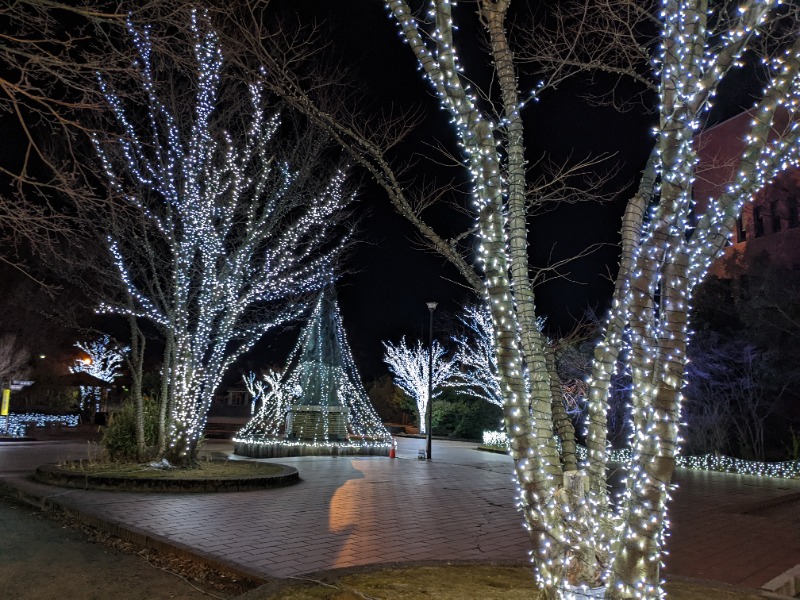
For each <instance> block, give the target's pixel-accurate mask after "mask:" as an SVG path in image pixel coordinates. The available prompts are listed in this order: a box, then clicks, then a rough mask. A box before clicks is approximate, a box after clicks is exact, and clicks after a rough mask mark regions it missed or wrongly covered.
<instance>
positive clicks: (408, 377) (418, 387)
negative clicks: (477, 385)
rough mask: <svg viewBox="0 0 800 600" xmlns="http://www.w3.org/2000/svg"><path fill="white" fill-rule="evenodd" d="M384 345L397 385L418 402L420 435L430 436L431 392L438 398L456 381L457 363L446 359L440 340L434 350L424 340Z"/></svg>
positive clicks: (385, 358)
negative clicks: (428, 425) (443, 390)
mask: <svg viewBox="0 0 800 600" xmlns="http://www.w3.org/2000/svg"><path fill="white" fill-rule="evenodd" d="M383 345H384V347H385V348H386V355H385V356H384V359H383V360H384V362H385V363H386V364H387V365H388V366H389V370H390V371H391V373H392V375H393V376H394V382H395V384H396V385H397V386H398V387H400V389H402V390H403V391H404V392H405V393H406V394H408V395H409V397H411V398H413V399H414V402H416V404H417V414H418V416H419V432H420V433H427V429H426V427H425V415H426V414H427V412H426V411H427V410H428V402H430V401H431V398H429V389H430V390H432V391H433V397H434V398H435V397H436V396H438V395H439V394H440V393H441V392H442V389H443V388H445V387H447V386H448V384H449V382H450V380H451V379H452V377H453V374H454V372H455V371H456V363H455V361H453V359H451V358H445V355H446V354H447V349H446V348H444V347H443V346H442V345H441V344H440V343H439V342H437V341H436V340H434V342H433V348H432V349H429V348H425V347H424V346H423V345H422V342H420V341H417V343H416V344H415V345H414V346H409V345H408V343H407V342H406V338H403V339H401V340H400V343H398V344H397V345H396V346H395V345H394V344H392V343H391V342H384V343H383ZM431 353H432V354H433V358H432V359H431V357H430V354H431ZM430 363H432V364H433V370H432V371H431V370H430V369H429V364H430Z"/></svg>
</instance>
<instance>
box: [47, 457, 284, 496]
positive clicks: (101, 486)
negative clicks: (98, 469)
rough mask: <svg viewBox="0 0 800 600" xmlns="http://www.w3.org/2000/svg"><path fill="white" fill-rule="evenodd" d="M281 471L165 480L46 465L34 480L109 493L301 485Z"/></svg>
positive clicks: (282, 468) (238, 489) (220, 489)
mask: <svg viewBox="0 0 800 600" xmlns="http://www.w3.org/2000/svg"><path fill="white" fill-rule="evenodd" d="M273 466H276V467H280V468H281V472H280V473H275V474H272V475H248V476H244V477H216V478H210V479H164V478H160V477H137V478H131V477H124V476H114V475H94V474H87V473H81V472H79V471H70V470H68V469H63V468H61V467H60V466H58V465H57V464H46V465H41V466H39V467H37V468H36V472H35V473H34V479H36V480H37V481H39V482H41V483H47V484H49V485H57V486H59V487H67V488H76V489H81V490H106V491H117V492H149V493H159V492H173V493H209V492H249V491H253V490H264V489H269V488H276V487H284V486H287V485H294V484H296V483H299V482H300V472H299V471H298V470H297V469H296V468H294V467H290V466H288V465H279V464H274V463H273Z"/></svg>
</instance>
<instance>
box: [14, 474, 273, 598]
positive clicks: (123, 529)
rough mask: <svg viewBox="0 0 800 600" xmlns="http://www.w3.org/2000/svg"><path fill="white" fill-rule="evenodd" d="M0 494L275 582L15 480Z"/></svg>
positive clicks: (212, 565) (238, 574) (124, 536)
mask: <svg viewBox="0 0 800 600" xmlns="http://www.w3.org/2000/svg"><path fill="white" fill-rule="evenodd" d="M0 494H6V495H8V496H9V497H11V498H13V499H15V500H17V501H18V502H22V503H24V504H27V505H28V506H30V507H32V508H34V509H36V510H40V511H41V512H43V513H45V514H47V513H50V514H56V515H59V514H60V515H66V516H68V517H70V518H71V519H75V520H76V521H78V522H79V523H82V524H84V525H88V526H89V527H94V528H95V529H98V530H100V531H104V532H106V533H108V534H111V535H113V536H115V537H118V538H119V539H121V540H124V541H126V542H130V543H132V544H135V545H136V546H139V547H140V548H150V549H153V550H157V551H159V552H165V553H170V554H174V555H175V556H177V557H179V558H185V559H188V560H193V561H195V562H197V563H199V564H203V565H206V566H207V567H210V568H212V569H216V570H218V571H223V572H226V573H230V574H231V575H234V576H236V577H239V578H241V579H246V580H249V581H254V582H256V583H262V584H266V583H269V582H270V581H271V578H270V577H267V576H265V575H264V574H263V573H256V572H255V571H250V570H249V569H247V568H246V567H242V566H241V565H237V564H236V563H233V562H231V561H228V560H226V559H219V558H216V557H213V556H211V555H209V554H205V553H203V552H201V551H199V550H197V549H195V548H193V547H191V546H187V545H184V544H181V543H179V542H176V541H173V540H169V539H167V538H165V537H162V536H159V535H155V534H152V533H148V532H145V531H141V530H139V529H137V528H135V527H131V526H127V525H125V524H123V523H119V522H116V521H113V520H111V519H105V518H102V517H98V516H96V515H91V514H89V513H87V512H84V511H82V510H80V509H78V508H75V507H73V506H70V505H69V504H67V503H65V502H62V501H61V499H60V498H58V497H57V496H44V497H42V496H40V495H39V494H36V493H32V492H30V491H26V490H25V489H23V487H21V486H18V485H14V483H13V480H9V479H6V480H3V479H0Z"/></svg>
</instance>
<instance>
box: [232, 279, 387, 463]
mask: <svg viewBox="0 0 800 600" xmlns="http://www.w3.org/2000/svg"><path fill="white" fill-rule="evenodd" d="M248 386H249V387H250V388H252V389H253V390H254V391H256V392H260V394H261V408H260V409H259V411H258V412H257V413H256V415H255V416H254V417H253V418H252V419H251V420H250V422H249V423H247V425H245V426H244V428H242V430H241V431H240V432H239V433H238V434H236V437H235V439H234V441H235V449H234V451H235V452H236V453H237V454H242V455H246V456H256V457H259V458H267V457H271V456H294V455H298V454H301V455H302V454H312V455H318V454H347V455H351V454H370V455H388V454H389V449H390V448H391V445H392V436H391V434H390V433H389V431H388V430H387V429H386V428H385V427H384V426H383V424H382V423H381V420H380V418H379V417H378V415H377V413H376V412H375V410H374V409H373V407H372V404H371V403H370V401H369V398H368V397H367V392H366V391H365V390H364V386H363V385H362V383H361V378H360V377H359V375H358V371H357V370H356V366H355V363H354V362H353V356H352V354H351V352H350V345H349V344H348V342H347V336H346V335H345V331H344V326H343V323H342V316H341V314H340V312H339V305H338V302H337V301H336V292H335V290H334V287H333V285H332V284H331V285H329V286H327V287H326V288H325V289H324V290H323V292H322V293H321V294H320V296H319V299H318V300H317V303H316V306H315V307H314V311H313V312H312V314H311V316H310V317H309V320H308V323H307V324H306V326H305V328H304V329H303V331H302V332H301V334H300V338H299V339H298V341H297V344H296V345H295V347H294V349H293V350H292V353H291V354H290V355H289V360H288V361H287V366H286V369H285V370H284V371H283V373H276V372H275V371H272V370H268V371H267V372H266V373H265V374H264V375H263V376H262V379H261V380H259V381H253V380H251V383H249V384H248Z"/></svg>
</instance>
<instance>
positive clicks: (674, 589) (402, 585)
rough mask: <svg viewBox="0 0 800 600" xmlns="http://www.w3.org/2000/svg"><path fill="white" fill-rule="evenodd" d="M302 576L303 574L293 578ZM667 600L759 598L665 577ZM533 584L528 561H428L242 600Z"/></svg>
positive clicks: (413, 595) (470, 595) (451, 596)
mask: <svg viewBox="0 0 800 600" xmlns="http://www.w3.org/2000/svg"><path fill="white" fill-rule="evenodd" d="M298 579H302V578H298ZM666 588H667V598H668V599H669V600H758V599H759V598H763V597H764V596H761V595H760V594H759V593H758V592H757V591H755V590H754V591H753V592H752V593H749V592H747V591H742V590H741V589H738V588H733V587H731V586H725V585H723V584H708V585H704V584H702V583H695V582H685V581H674V582H672V581H671V582H668V583H667V585H666ZM536 596H537V594H536V586H535V585H534V583H533V575H532V572H531V568H530V567H527V566H504V565H492V564H477V565H431V566H420V567H403V568H393V569H380V568H379V569H376V570H375V571H372V572H368V573H363V572H362V573H357V574H352V575H344V576H342V577H339V578H337V579H335V580H334V579H332V580H327V581H312V580H301V581H298V582H297V583H296V584H293V585H290V586H287V587H284V588H282V589H281V590H279V591H268V590H264V591H262V590H254V591H251V592H249V593H247V594H246V595H245V596H244V597H243V598H247V600H364V599H365V598H366V599H369V600H377V599H380V600H419V599H425V598H430V599H436V600H473V599H474V600H534V599H535V598H536Z"/></svg>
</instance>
